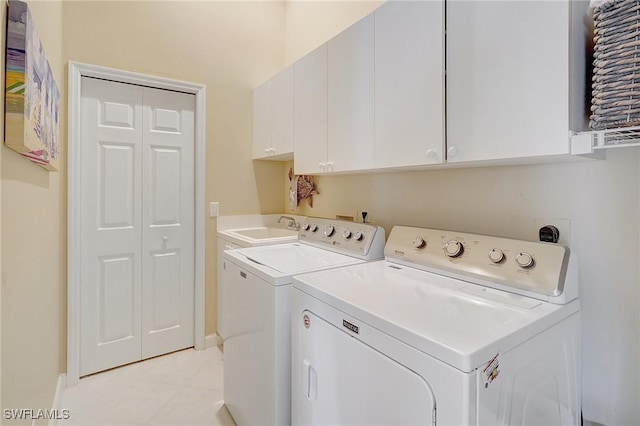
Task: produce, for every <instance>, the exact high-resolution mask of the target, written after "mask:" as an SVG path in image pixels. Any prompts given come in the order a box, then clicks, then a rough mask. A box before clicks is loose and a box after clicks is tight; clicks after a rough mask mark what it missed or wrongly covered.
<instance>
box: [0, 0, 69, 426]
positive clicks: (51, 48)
mask: <svg viewBox="0 0 640 426" xmlns="http://www.w3.org/2000/svg"><path fill="white" fill-rule="evenodd" d="M28 3H29V6H30V8H31V14H32V16H33V18H34V20H35V22H36V29H37V31H38V34H39V36H40V39H41V40H42V43H43V46H44V48H45V50H46V53H47V58H48V60H49V63H50V64H51V68H52V70H53V73H54V76H55V79H56V81H57V83H58V88H59V89H60V91H61V95H62V99H63V100H64V98H65V90H64V89H65V84H64V83H65V80H64V67H63V64H62V60H61V59H62V3H61V2H57V1H48V2H44V1H43V2H39V1H29V2H28ZM5 4H6V2H5V1H2V22H3V32H2V33H3V34H5V33H4V27H5V26H6V22H5V10H4V6H5ZM3 52H4V39H3ZM3 56H4V54H3ZM2 69H3V70H4V65H3V66H2ZM2 104H3V105H4V99H3V100H2ZM62 119H63V120H65V115H64V112H63V115H62ZM0 152H1V157H2V159H1V164H2V166H1V173H2V185H1V188H2V189H1V191H2V192H1V195H2V197H1V200H2V202H1V215H2V219H3V220H2V232H1V240H2V241H1V246H2V254H3V256H2V262H1V263H2V366H1V368H2V408H34V409H39V408H41V409H44V408H51V403H52V400H53V395H54V391H55V387H56V382H57V379H58V375H59V373H60V372H61V371H64V369H65V367H64V365H65V362H66V358H65V353H66V347H65V346H66V314H65V306H66V303H65V297H66V285H65V262H66V254H65V253H66V246H65V244H66V243H65V241H66V238H65V233H66V223H65V221H66V218H65V206H64V202H63V199H64V189H63V188H64V185H65V183H64V182H65V176H66V175H65V172H64V171H61V172H48V171H46V170H44V169H42V168H40V167H38V166H37V165H35V164H34V163H32V162H30V161H28V160H26V159H24V158H22V157H21V156H19V155H18V154H17V153H15V152H14V151H12V150H10V149H8V148H6V147H5V146H4V145H3V146H2V147H1V148H0ZM64 168H65V164H64V157H63V158H62V163H61V170H64ZM11 423H12V422H6V424H11ZM22 423H26V424H28V423H30V422H28V421H24V422H22ZM3 424H5V422H4V421H3Z"/></svg>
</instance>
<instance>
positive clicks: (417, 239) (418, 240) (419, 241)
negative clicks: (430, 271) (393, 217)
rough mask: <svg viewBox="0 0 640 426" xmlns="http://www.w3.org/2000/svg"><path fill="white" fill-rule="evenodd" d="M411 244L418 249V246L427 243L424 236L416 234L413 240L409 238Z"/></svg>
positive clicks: (420, 246) (421, 246)
mask: <svg viewBox="0 0 640 426" xmlns="http://www.w3.org/2000/svg"><path fill="white" fill-rule="evenodd" d="M411 244H412V245H413V246H414V247H415V248H417V249H419V248H423V247H424V246H426V245H427V243H426V241H425V240H424V238H422V237H421V236H419V235H418V236H416V237H415V238H414V239H413V240H411Z"/></svg>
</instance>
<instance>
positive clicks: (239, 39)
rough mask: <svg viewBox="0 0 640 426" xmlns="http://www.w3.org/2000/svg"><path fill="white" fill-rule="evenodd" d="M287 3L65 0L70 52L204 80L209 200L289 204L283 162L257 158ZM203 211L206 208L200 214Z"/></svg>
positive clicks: (209, 224) (262, 207) (229, 207)
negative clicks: (261, 94) (254, 143)
mask: <svg viewBox="0 0 640 426" xmlns="http://www.w3.org/2000/svg"><path fill="white" fill-rule="evenodd" d="M284 19H285V16H284V3H282V2H272V1H269V2H246V1H226V2H213V1H208V2H198V1H194V2H191V1H177V2H171V1H169V2H155V1H153V2H151V1H150V2H145V1H130V2H113V1H102V2H100V1H99V2H65V4H64V31H63V45H64V49H63V60H64V62H65V64H66V62H67V61H69V60H73V61H78V62H84V63H90V64H96V65H102V66H107V67H112V68H118V69H123V70H129V71H135V72H140V73H145V74H151V75H158V76H163V77H169V78H174V79H179V80H185V81H192V82H196V83H203V84H205V85H206V86H207V105H206V108H207V128H206V132H207V143H206V182H205V187H206V194H205V201H206V203H207V211H208V203H209V202H210V201H219V202H220V212H221V214H223V215H232V214H257V213H277V212H280V211H281V209H282V204H283V202H284V199H283V197H284V195H283V194H282V191H281V185H282V179H284V178H283V175H284V171H283V165H282V163H278V162H256V163H254V162H252V161H251V152H252V151H251V148H252V147H251V134H252V128H251V126H252V121H251V120H252V92H251V91H252V89H253V87H255V86H257V85H258V84H259V83H261V82H262V81H264V80H266V79H267V78H269V77H271V76H272V75H273V74H275V73H276V72H277V71H278V70H279V69H281V68H282V66H283V65H284V60H285V57H284V54H285V51H284V46H285V33H284V28H285V21H284ZM201 214H206V212H201ZM215 232H216V222H215V219H211V218H208V216H207V219H206V259H207V262H206V333H207V334H211V333H214V332H215V330H216V309H215V307H216V282H215V281H216V261H215V256H216V239H215Z"/></svg>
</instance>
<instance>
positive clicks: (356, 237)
mask: <svg viewBox="0 0 640 426" xmlns="http://www.w3.org/2000/svg"><path fill="white" fill-rule="evenodd" d="M363 238H364V235H363V234H362V232H360V231H356V232H354V233H353V239H354V240H356V241H362V239H363Z"/></svg>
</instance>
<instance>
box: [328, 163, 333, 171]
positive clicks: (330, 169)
mask: <svg viewBox="0 0 640 426" xmlns="http://www.w3.org/2000/svg"><path fill="white" fill-rule="evenodd" d="M332 170H333V161H327V171H328V172H330V171H332Z"/></svg>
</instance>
